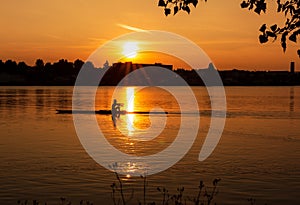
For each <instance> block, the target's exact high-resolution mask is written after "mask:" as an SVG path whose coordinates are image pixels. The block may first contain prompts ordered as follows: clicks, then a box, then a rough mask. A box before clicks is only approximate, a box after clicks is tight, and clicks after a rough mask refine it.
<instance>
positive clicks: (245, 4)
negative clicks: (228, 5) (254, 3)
mask: <svg viewBox="0 0 300 205" xmlns="http://www.w3.org/2000/svg"><path fill="white" fill-rule="evenodd" d="M248 6H249V3H247V2H246V1H243V2H242V3H241V7H242V8H243V9H244V8H247V7H248Z"/></svg>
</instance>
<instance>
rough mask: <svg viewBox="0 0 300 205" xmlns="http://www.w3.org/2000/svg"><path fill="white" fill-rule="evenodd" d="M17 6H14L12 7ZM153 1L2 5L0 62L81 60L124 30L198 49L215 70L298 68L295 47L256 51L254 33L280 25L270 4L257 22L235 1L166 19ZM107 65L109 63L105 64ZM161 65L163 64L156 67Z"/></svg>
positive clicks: (211, 4)
mask: <svg viewBox="0 0 300 205" xmlns="http://www.w3.org/2000/svg"><path fill="white" fill-rule="evenodd" d="M16 2H18V3H16ZM157 2H158V0H143V1H141V0H127V1H103V0H64V1H61V0H51V1H46V0H39V1H37V0H26V1H3V2H1V7H0V23H1V29H0V59H2V60H3V61H5V60H7V59H13V60H16V61H25V62H26V63H28V64H29V65H33V64H34V62H35V59H37V58H42V59H43V60H44V61H50V62H53V61H57V60H59V59H61V58H64V59H68V60H70V61H74V60H76V59H77V58H79V59H82V60H86V59H87V58H88V57H89V56H90V55H91V53H92V52H93V51H94V50H95V49H97V48H98V47H99V46H101V45H102V44H104V43H105V42H107V41H110V40H111V39H113V38H116V37H118V36H119V35H122V34H126V33H129V32H132V31H131V30H130V27H134V28H139V29H145V30H164V31H168V32H174V33H176V34H179V35H182V36H183V37H186V38H188V39H190V40H191V41H193V42H195V43H196V44H197V45H199V46H200V47H201V48H202V49H203V50H204V51H205V52H206V53H207V54H208V55H209V57H210V58H211V59H212V61H213V62H214V63H215V65H216V67H217V68H218V69H220V70H224V69H233V68H237V69H247V70H287V69H288V68H289V62H290V61H295V62H296V67H297V70H298V71H299V70H300V68H299V66H300V62H299V58H298V56H297V54H296V50H297V46H296V44H292V43H290V44H288V50H287V52H286V53H285V54H284V53H283V52H282V48H281V47H280V42H279V41H277V42H275V43H268V44H266V45H261V44H259V42H258V35H259V31H258V29H259V28H260V26H261V25H262V24H263V23H268V24H273V23H282V22H283V20H284V18H283V16H282V15H281V14H276V13H275V11H274V9H272V8H275V7H276V5H275V1H269V2H270V3H269V7H268V8H269V9H268V12H267V14H266V15H265V14H262V15H261V16H258V15H257V14H255V13H254V12H249V11H248V10H245V9H241V8H240V2H241V0H228V1H222V0H218V1H216V0H209V1H208V2H207V3H204V1H203V2H202V1H199V5H198V7H197V9H194V8H192V12H191V14H190V15H188V14H186V13H185V12H179V13H178V14H177V15H176V16H171V15H170V16H169V17H166V16H165V15H164V13H163V9H162V8H159V7H157ZM111 63H112V62H111ZM162 63H164V62H162Z"/></svg>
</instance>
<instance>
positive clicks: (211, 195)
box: [17, 172, 255, 205]
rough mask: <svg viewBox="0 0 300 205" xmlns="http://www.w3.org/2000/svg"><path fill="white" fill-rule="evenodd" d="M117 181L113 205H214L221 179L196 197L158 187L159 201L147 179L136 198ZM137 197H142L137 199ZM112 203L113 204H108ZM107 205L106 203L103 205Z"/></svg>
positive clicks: (33, 204) (28, 204)
mask: <svg viewBox="0 0 300 205" xmlns="http://www.w3.org/2000/svg"><path fill="white" fill-rule="evenodd" d="M115 176H116V181H115V182H113V183H112V185H111V186H110V187H111V198H112V203H113V205H130V204H134V205H135V204H136V205H173V204H174V205H212V204H216V203H214V199H215V197H216V195H217V194H218V184H219V182H220V181H221V179H218V178H216V179H214V180H213V181H212V184H211V185H210V186H206V185H205V184H204V182H203V181H200V182H199V185H198V187H197V188H196V189H197V192H196V194H195V195H194V196H190V195H189V193H185V189H184V187H179V188H177V190H176V193H170V192H169V190H168V189H166V188H165V187H157V188H156V189H157V192H158V194H159V196H160V198H161V199H160V200H159V201H153V200H152V199H148V197H147V184H148V183H147V177H146V176H141V180H142V183H143V190H142V193H143V194H142V196H140V195H141V194H140V195H139V196H134V190H130V193H126V192H128V191H129V190H128V189H124V186H125V185H126V184H124V182H123V180H122V178H121V177H120V176H119V174H118V173H117V172H115ZM136 197H141V199H140V198H136ZM248 202H249V203H250V204H251V205H254V204H255V199H252V198H250V199H248ZM107 203H110V204H111V202H107ZM17 204H18V205H47V202H45V203H40V202H38V201H37V200H33V201H28V200H25V201H18V202H17ZM76 204H79V205H96V204H94V203H93V202H91V201H86V200H81V201H80V202H79V203H72V202H71V201H68V200H67V199H66V198H63V197H61V198H60V200H59V202H58V204H57V205H76ZM101 204H106V203H101Z"/></svg>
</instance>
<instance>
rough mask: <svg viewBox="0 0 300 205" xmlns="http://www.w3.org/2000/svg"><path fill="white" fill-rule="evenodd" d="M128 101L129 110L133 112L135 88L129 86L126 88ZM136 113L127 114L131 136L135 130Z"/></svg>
mask: <svg viewBox="0 0 300 205" xmlns="http://www.w3.org/2000/svg"><path fill="white" fill-rule="evenodd" d="M126 101H127V102H126V103H127V111H128V112H133V111H134V88H133V87H128V88H126ZM134 117H135V115H134V114H129V115H126V124H127V130H128V135H129V136H131V135H132V134H133V133H132V132H133V131H134V130H135V128H134V125H133V122H134Z"/></svg>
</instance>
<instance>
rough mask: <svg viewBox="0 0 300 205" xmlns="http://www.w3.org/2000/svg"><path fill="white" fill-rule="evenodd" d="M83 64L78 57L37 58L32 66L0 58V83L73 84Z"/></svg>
mask: <svg viewBox="0 0 300 205" xmlns="http://www.w3.org/2000/svg"><path fill="white" fill-rule="evenodd" d="M83 64H84V62H83V61H82V60H79V59H77V60H76V61H74V62H68V61H67V60H65V59H61V60H59V61H58V62H54V63H49V62H48V63H44V61H43V60H42V59H37V60H36V62H35V65H34V66H29V65H27V64H26V63H25V62H19V63H17V62H15V61H12V60H7V61H5V62H3V61H2V60H0V85H73V84H74V82H75V80H76V77H77V75H78V72H79V71H80V69H81V67H82V66H83Z"/></svg>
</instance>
